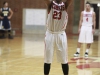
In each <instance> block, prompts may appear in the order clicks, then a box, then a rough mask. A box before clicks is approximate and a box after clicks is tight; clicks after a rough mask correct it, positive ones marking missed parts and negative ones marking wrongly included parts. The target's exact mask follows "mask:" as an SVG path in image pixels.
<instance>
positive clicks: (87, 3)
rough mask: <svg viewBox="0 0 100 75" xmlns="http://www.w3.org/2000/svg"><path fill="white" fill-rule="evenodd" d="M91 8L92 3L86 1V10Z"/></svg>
mask: <svg viewBox="0 0 100 75" xmlns="http://www.w3.org/2000/svg"><path fill="white" fill-rule="evenodd" d="M90 9H91V4H90V3H89V2H86V10H90Z"/></svg>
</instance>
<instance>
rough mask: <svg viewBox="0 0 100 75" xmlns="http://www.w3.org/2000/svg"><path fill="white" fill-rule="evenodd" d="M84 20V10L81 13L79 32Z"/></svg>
mask: <svg viewBox="0 0 100 75" xmlns="http://www.w3.org/2000/svg"><path fill="white" fill-rule="evenodd" d="M82 21H83V11H82V12H81V15H80V21H79V28H78V32H79V33H80V29H81V26H82Z"/></svg>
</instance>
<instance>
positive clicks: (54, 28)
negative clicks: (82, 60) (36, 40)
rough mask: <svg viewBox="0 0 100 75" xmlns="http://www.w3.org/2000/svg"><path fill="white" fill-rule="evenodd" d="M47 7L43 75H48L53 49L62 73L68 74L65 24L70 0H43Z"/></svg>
mask: <svg viewBox="0 0 100 75" xmlns="http://www.w3.org/2000/svg"><path fill="white" fill-rule="evenodd" d="M44 1H45V3H46V5H47V8H48V19H47V31H46V37H45V53H44V54H45V56H44V75H49V71H50V65H51V63H52V58H53V54H54V51H56V55H57V60H58V62H60V63H61V65H62V70H63V74H64V75H68V71H69V66H68V59H67V51H66V50H67V38H66V33H65V29H66V25H67V21H68V15H67V9H68V6H69V5H70V3H71V0H66V1H65V2H62V0H53V1H50V0H44Z"/></svg>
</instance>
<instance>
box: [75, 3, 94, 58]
mask: <svg viewBox="0 0 100 75" xmlns="http://www.w3.org/2000/svg"><path fill="white" fill-rule="evenodd" d="M95 27H96V18H95V12H93V11H91V4H90V3H89V2H87V3H86V9H85V10H84V11H82V12H81V16H80V23H79V30H78V31H79V40H78V46H77V52H76V53H75V54H74V56H75V57H78V56H79V54H80V47H81V44H82V43H86V44H87V49H86V51H85V57H88V52H89V49H90V46H91V43H93V34H94V32H95Z"/></svg>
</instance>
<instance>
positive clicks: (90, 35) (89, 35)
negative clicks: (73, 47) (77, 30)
mask: <svg viewBox="0 0 100 75" xmlns="http://www.w3.org/2000/svg"><path fill="white" fill-rule="evenodd" d="M86 43H87V48H86V51H85V57H88V53H89V50H90V47H91V43H93V33H92V27H87V33H86Z"/></svg>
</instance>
